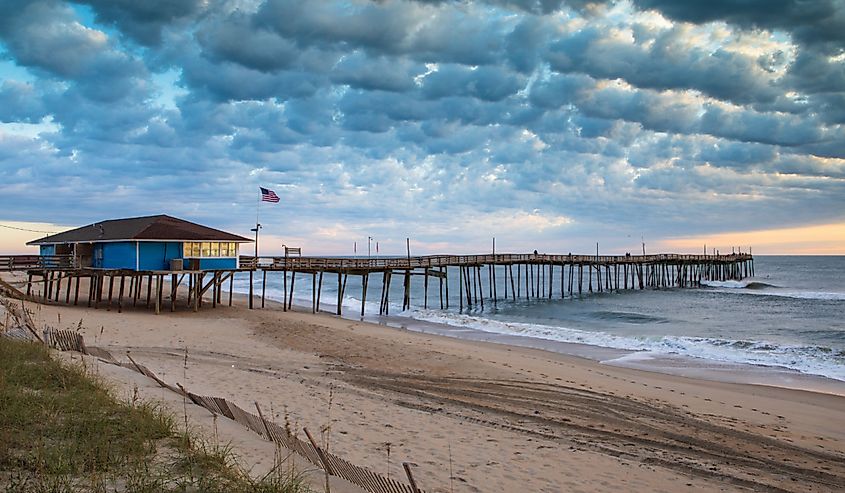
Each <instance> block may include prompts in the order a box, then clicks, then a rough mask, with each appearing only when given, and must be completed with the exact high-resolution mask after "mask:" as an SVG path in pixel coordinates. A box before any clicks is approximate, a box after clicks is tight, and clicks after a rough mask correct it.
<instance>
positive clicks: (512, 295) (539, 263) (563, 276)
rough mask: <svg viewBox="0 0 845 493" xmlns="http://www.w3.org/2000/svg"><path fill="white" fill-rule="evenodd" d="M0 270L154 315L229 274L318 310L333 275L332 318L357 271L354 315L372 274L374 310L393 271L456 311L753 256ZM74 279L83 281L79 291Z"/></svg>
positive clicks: (11, 261) (44, 288) (35, 265)
mask: <svg viewBox="0 0 845 493" xmlns="http://www.w3.org/2000/svg"><path fill="white" fill-rule="evenodd" d="M180 265H181V264H180ZM4 270H5V271H24V272H26V282H25V289H22V290H18V289H17V288H14V287H12V286H11V285H9V284H7V283H2V284H0V289H2V290H5V291H6V292H7V293H11V294H17V295H19V296H25V297H26V298H27V299H32V300H35V301H40V302H53V303H61V302H64V303H65V304H73V305H78V304H79V303H80V300H81V302H82V303H85V304H86V305H87V306H88V307H93V308H99V307H101V306H103V307H106V308H108V309H110V308H111V306H113V304H115V303H116V305H117V309H118V311H121V310H122V309H123V308H124V307H126V306H128V304H129V303H131V305H132V306H133V307H137V306H139V305H142V306H144V307H146V308H154V309H155V312H156V313H160V312H161V311H162V310H163V308H164V307H168V308H169V309H170V311H175V310H176V309H177V306H178V305H179V303H180V302H183V303H184V306H185V307H187V308H189V309H193V310H194V311H196V310H198V309H199V308H200V307H201V306H203V305H204V304H205V303H210V304H211V306H212V307H216V306H217V305H218V304H222V303H223V301H224V293H225V294H226V295H227V299H226V302H227V304H228V305H231V304H232V295H233V281H234V277H235V275H236V274H238V273H243V274H244V277H246V276H248V277H249V288H248V289H249V293H248V305H249V308H255V307H256V304H257V302H259V301H260V305H261V307H264V306H265V302H266V289H267V286H268V284H269V283H271V282H272V283H274V285H281V288H282V293H283V303H282V307H283V309H284V310H290V309H291V308H292V306H293V299H294V291H295V289H296V285H297V281H299V283H300V285H301V283H302V282H308V281H310V283H311V294H312V295H311V310H312V311H313V312H317V311H320V304H321V302H322V301H323V300H322V291H323V285H324V282H326V281H327V279H325V278H329V277H334V278H335V279H334V280H332V281H328V282H336V283H337V303H336V305H335V310H336V313H337V314H338V315H341V314H342V310H343V299H344V295H345V293H346V286H347V280H348V278H349V276H350V275H351V276H360V278H361V283H360V286H361V296H360V299H361V311H360V312H361V316H364V314H365V307H366V301H367V299H368V296H372V294H373V293H371V291H373V289H371V287H370V277H371V275H374V276H376V279H377V282H376V286H373V288H374V289H375V291H376V294H379V296H380V302H379V315H387V314H389V313H390V301H391V300H390V295H391V285H392V284H393V282H394V277H397V276H398V277H400V278H401V282H402V310H406V309H408V308H410V307H411V284H412V280H413V279H414V278H419V277H422V283H423V300H422V306H423V307H424V308H429V305H432V306H435V305H439V307H440V308H441V309H449V308H451V306H450V305H451V303H450V296H449V291H450V282H449V279H450V278H451V279H452V283H451V289H453V290H454V289H455V287H456V286H455V284H456V283H455V282H454V281H455V279H456V278H457V289H458V296H457V301H458V308H459V309H460V310H461V311H463V310H464V309H478V308H481V309H484V307H485V303H486V304H487V305H488V306H496V305H497V304H498V303H500V302H506V301H508V300H511V301H516V300H518V299H525V300H531V299H555V298H558V299H566V298H570V299H571V298H579V297H582V296H586V295H589V294H591V293H615V292H620V291H623V290H644V289H668V288H694V287H699V286H701V284H702V281H727V280H740V279H743V278H745V277H749V276H753V275H754V258H753V257H752V256H751V255H750V254H730V255H680V254H656V255H602V256H597V255H572V254H567V255H550V254H513V253H503V254H498V253H497V254H481V255H428V256H417V257H410V256H408V257H376V258H343V257H293V256H284V257H258V258H256V257H254V256H241V257H240V258H239V261H238V267H237V268H226V269H202V270H198V269H194V270H191V269H185V270H183V269H181V268H177V269H173V270H161V269H156V270H148V271H144V270H141V271H138V270H130V269H97V268H91V267H79V266H77V265H75V264H74V257H73V256H70V255H29V256H21V255H18V256H0V271H4ZM256 276H261V281H262V282H261V283H260V286H259V288H260V290H261V292H260V294H259V293H256V292H255V289H256V288H255V284H256V283H255V282H254V281H256ZM274 277H275V278H276V279H275V280H274V279H273V278H274ZM279 277H281V279H279ZM303 277H304V278H305V279H303ZM309 278H310V279H309ZM379 278H380V279H379ZM81 280H85V281H87V282H85V283H84V288H83V289H82V290H81V289H80V281H81ZM378 281H380V282H378ZM276 283H277V284H276ZM180 286H182V287H183V289H184V290H185V291H186V296H185V297H184V300H179V299H178V296H177V294H178V292H179V287H180ZM432 298H434V299H433V300H432ZM452 300H453V301H454V298H452ZM167 305H169V306H167Z"/></svg>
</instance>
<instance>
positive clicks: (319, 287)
mask: <svg viewBox="0 0 845 493" xmlns="http://www.w3.org/2000/svg"><path fill="white" fill-rule="evenodd" d="M322 294H323V271H320V279H319V280H318V281H317V307H316V311H318V312H319V311H320V297H321V296H322Z"/></svg>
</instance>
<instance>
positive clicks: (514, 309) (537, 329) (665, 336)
mask: <svg viewBox="0 0 845 493" xmlns="http://www.w3.org/2000/svg"><path fill="white" fill-rule="evenodd" d="M754 264H755V277H753V278H748V279H744V280H742V281H727V282H709V283H708V285H707V286H704V287H701V288H692V289H691V288H671V289H660V290H651V289H646V290H644V291H640V290H636V291H634V290H628V291H624V290H623V291H620V292H612V293H606V292H605V293H597V292H594V293H585V294H584V295H583V296H581V297H578V296H577V294H576V296H575V297H574V298H570V297H569V293H568V291H567V293H566V297H565V299H561V297H560V291H559V290H560V285H559V275H560V271H559V268H558V269H557V270H556V272H555V273H554V276H555V280H554V282H553V283H552V285H553V288H552V296H551V298H549V297H548V293H546V296H545V297H543V298H541V299H538V298H531V299H525V295H524V293H525V292H524V285H523V287H522V297H521V298H519V299H517V300H515V301H514V300H512V299H508V300H504V299H503V293H504V282H503V272H502V271H501V270H499V271H498V273H497V275H496V279H497V282H498V285H497V291H498V294H499V297H500V298H502V299H499V300H498V301H497V303H496V304H495V306H494V304H493V303H492V301H491V300H485V303H484V308H483V309H481V308H480V307H474V308H472V309H469V310H467V309H466V307H465V308H464V310H463V311H460V310H459V309H458V306H459V300H458V293H459V290H458V279H457V277H458V276H457V269H455V270H454V271H450V273H449V274H450V279H449V281H448V282H449V296H450V297H449V305H450V308H449V309H448V310H445V309H444V310H441V309H440V308H439V306H440V294H439V283H438V280H437V279H435V278H430V279H429V283H430V285H429V300H428V306H429V307H428V309H425V308H423V280H422V278H421V277H420V276H414V277H413V278H412V291H411V304H412V306H411V308H410V309H409V310H405V311H402V278H401V276H394V279H393V282H392V286H391V295H390V300H391V305H390V315H389V316H381V317H380V316H378V315H377V314H378V307H379V295H380V293H381V287H382V286H381V276H380V275H371V276H370V282H369V288H368V292H367V306H366V316H365V320H367V321H371V322H375V323H381V324H386V325H391V326H395V327H399V328H404V329H409V330H418V331H423V332H431V333H437V334H443V335H449V336H453V337H460V338H465V339H472V340H484V341H492V342H503V343H508V344H516V345H522V346H527V347H536V348H542V349H548V350H551V351H559V352H562V353H567V354H574V355H576V356H583V357H588V358H592V359H596V360H599V361H602V362H605V363H607V364H615V365H619V366H629V367H634V368H645V369H651V370H656V371H665V372H669V373H675V374H682V375H684V374H686V375H692V376H699V377H704V378H712V379H714V380H725V381H742V382H751V383H764V384H773V385H783V386H789V387H797V388H812V389H822V390H827V391H833V392H836V393H840V392H841V390H842V389H845V385H840V384H841V383H845V275H843V273H845V257H843V256H755V259H754ZM500 269H501V267H500ZM482 270H483V272H482V275H483V276H482V281H483V286H484V290H485V294H488V293H487V291H488V286H489V281H488V279H487V277H486V274H487V271H486V269H482ZM311 286H312V280H311V276H310V275H307V276H306V275H303V274H300V275H299V276H297V281H296V291H295V297H294V304H295V305H300V306H302V307H307V309H309V310H310V307H311ZM247 288H248V279H247V278H246V277H238V278H236V281H235V290H236V291H237V292H241V293H244V292H247ZM255 289H256V292H257V293H260V292H261V291H260V290H261V279H260V276H257V278H256V280H255ZM508 289H510V287H508ZM267 297H268V299H273V300H277V301H280V300H281V298H282V276H281V273H276V272H272V273H270V274H269V276H268V283H267ZM321 299H322V300H323V303H321V306H320V308H321V310H322V311H328V312H332V313H333V312H334V311H335V305H333V304H331V303H336V300H337V277H336V275H327V276H325V277H324V281H323V287H322V295H321ZM360 299H361V284H360V277H359V276H349V278H348V281H347V287H346V292H345V297H344V299H343V305H344V316H345V317H348V318H351V319H360V310H361V305H360V303H361V302H360ZM326 302H328V303H326ZM810 376H812V377H823V378H822V379H821V380H820V379H818V378H805V377H810ZM824 379H827V380H828V383H829V384H833V385H826V384H825V383H824V381H823V380H824ZM831 389H833V390H831Z"/></svg>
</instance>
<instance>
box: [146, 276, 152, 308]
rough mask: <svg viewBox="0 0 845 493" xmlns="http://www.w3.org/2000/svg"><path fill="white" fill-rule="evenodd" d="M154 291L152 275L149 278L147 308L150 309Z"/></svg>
mask: <svg viewBox="0 0 845 493" xmlns="http://www.w3.org/2000/svg"><path fill="white" fill-rule="evenodd" d="M152 290H153V275H152V274H150V275H149V276H148V277H147V308H149V307H150V297H151V295H152Z"/></svg>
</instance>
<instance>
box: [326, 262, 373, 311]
mask: <svg viewBox="0 0 845 493" xmlns="http://www.w3.org/2000/svg"><path fill="white" fill-rule="evenodd" d="M369 280H370V275H369V274H367V273H366V272H365V273H364V274H362V275H361V318H364V307H365V306H366V305H367V284H368V283H369ZM320 284H322V280H321V283H320Z"/></svg>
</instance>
